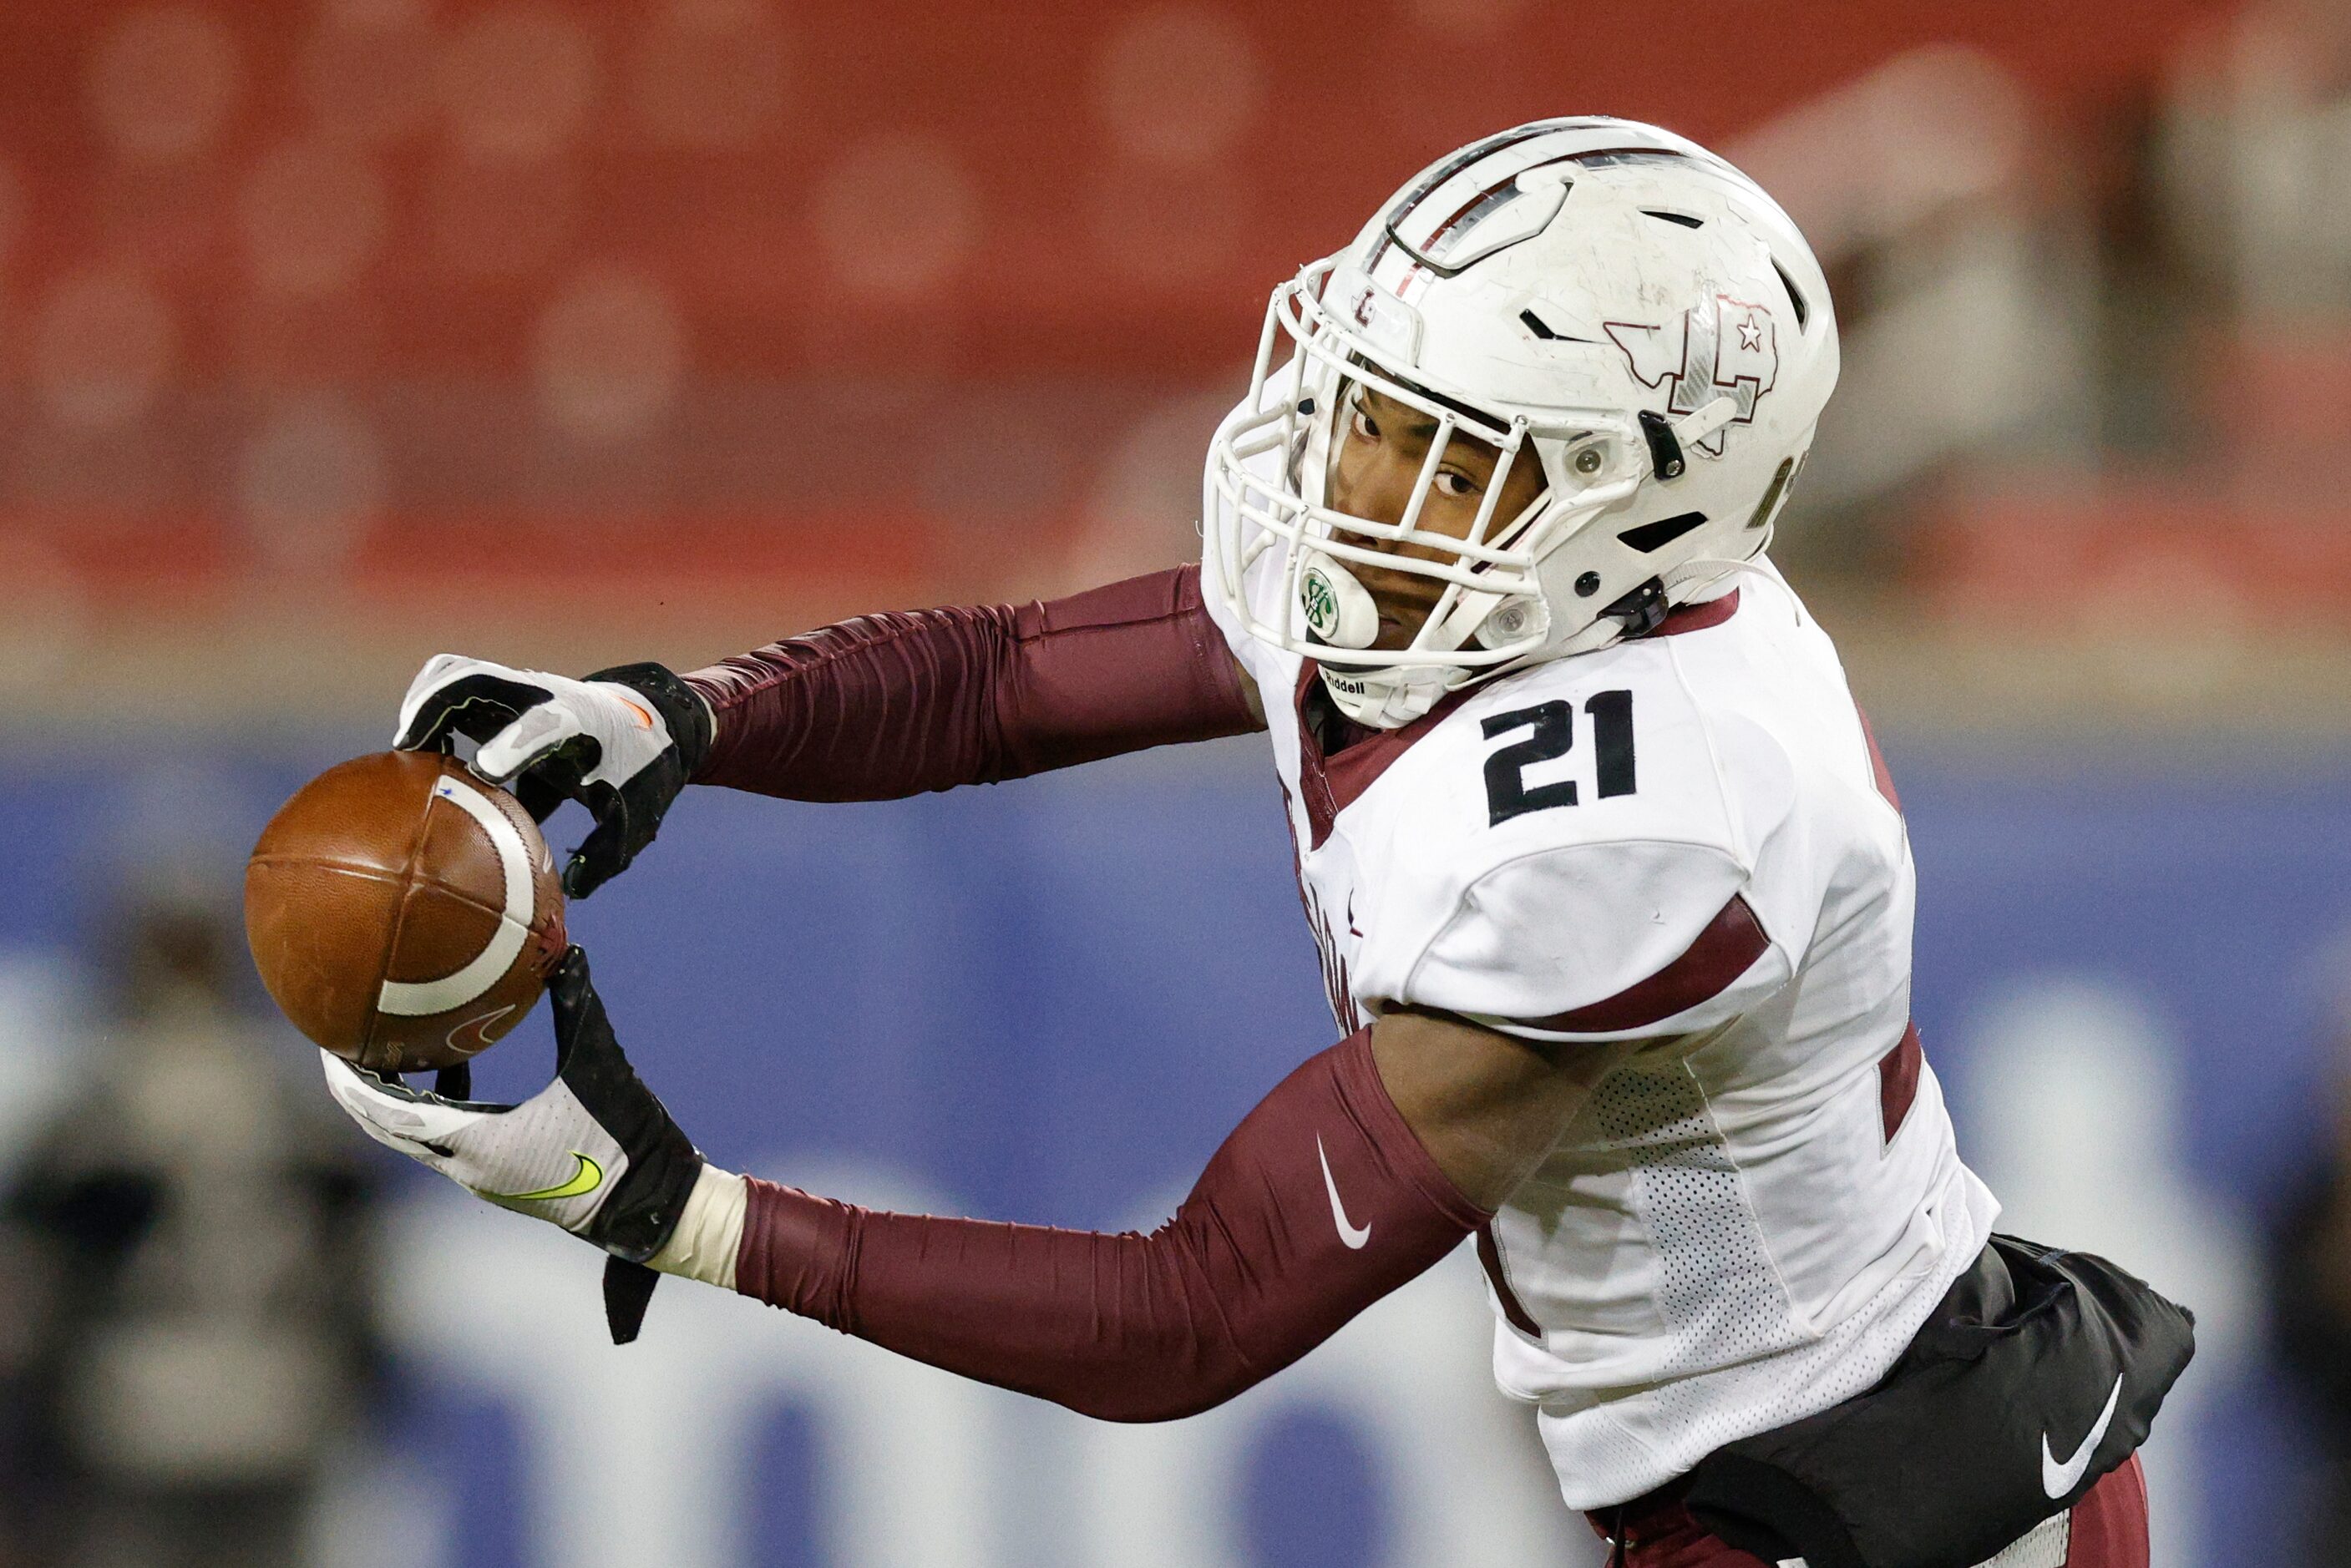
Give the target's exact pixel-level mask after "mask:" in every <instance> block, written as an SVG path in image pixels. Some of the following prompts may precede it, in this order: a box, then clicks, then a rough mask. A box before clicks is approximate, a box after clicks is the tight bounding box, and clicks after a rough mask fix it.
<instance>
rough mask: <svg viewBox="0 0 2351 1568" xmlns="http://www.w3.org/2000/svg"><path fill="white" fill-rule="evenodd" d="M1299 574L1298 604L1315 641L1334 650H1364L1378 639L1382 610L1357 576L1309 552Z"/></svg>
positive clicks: (1319, 555)
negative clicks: (1357, 579)
mask: <svg viewBox="0 0 2351 1568" xmlns="http://www.w3.org/2000/svg"><path fill="white" fill-rule="evenodd" d="M1300 565H1301V570H1300V572H1299V574H1298V602H1299V607H1300V609H1301V610H1303V611H1304V612H1305V615H1306V627H1307V629H1308V630H1309V631H1311V632H1312V633H1313V634H1314V638H1315V640H1316V641H1318V642H1322V643H1325V644H1327V645H1329V646H1330V647H1332V648H1347V649H1364V648H1369V647H1371V646H1372V644H1373V643H1374V641H1376V640H1378V638H1379V635H1380V607H1379V605H1378V604H1377V603H1376V602H1375V601H1374V599H1373V598H1372V590H1371V589H1369V588H1367V587H1364V585H1363V584H1362V583H1360V582H1358V581H1356V579H1355V574H1354V573H1353V572H1351V571H1349V570H1347V568H1346V567H1344V566H1341V565H1340V564H1339V563H1338V562H1337V561H1335V560H1333V559H1332V558H1331V557H1330V556H1326V555H1324V554H1323V553H1322V551H1320V550H1313V551H1310V552H1308V553H1307V556H1306V558H1305V560H1304V561H1302V562H1301V564H1300Z"/></svg>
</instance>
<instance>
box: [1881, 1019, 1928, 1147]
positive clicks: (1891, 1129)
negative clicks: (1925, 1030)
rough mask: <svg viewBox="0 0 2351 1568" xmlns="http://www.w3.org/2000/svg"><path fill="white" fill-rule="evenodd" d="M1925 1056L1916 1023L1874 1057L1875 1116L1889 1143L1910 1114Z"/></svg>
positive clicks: (1916, 1094) (1916, 1095)
mask: <svg viewBox="0 0 2351 1568" xmlns="http://www.w3.org/2000/svg"><path fill="white" fill-rule="evenodd" d="M1926 1059H1927V1054H1926V1052H1925V1051H1924V1050H1922V1049H1921V1048H1920V1047H1919V1044H1918V1025H1917V1023H1912V1024H1911V1025H1910V1027H1909V1028H1907V1029H1905V1030H1904V1031H1903V1032H1902V1038H1901V1040H1900V1041H1899V1042H1897V1043H1896V1045H1895V1047H1894V1049H1893V1050H1891V1051H1888V1052H1887V1053H1886V1054H1885V1055H1883V1056H1880V1057H1879V1058H1878V1059H1877V1115H1878V1119H1879V1123H1880V1125H1881V1126H1883V1127H1885V1129H1886V1142H1887V1143H1892V1142H1893V1141H1894V1135H1895V1134H1896V1133H1898V1132H1900V1131H1901V1130H1902V1124H1903V1122H1904V1121H1905V1120H1906V1119H1907V1118H1908V1116H1909V1115H1910V1103H1911V1102H1912V1101H1913V1100H1916V1099H1917V1097H1918V1068H1919V1066H1920V1064H1922V1063H1924V1062H1925V1061H1926Z"/></svg>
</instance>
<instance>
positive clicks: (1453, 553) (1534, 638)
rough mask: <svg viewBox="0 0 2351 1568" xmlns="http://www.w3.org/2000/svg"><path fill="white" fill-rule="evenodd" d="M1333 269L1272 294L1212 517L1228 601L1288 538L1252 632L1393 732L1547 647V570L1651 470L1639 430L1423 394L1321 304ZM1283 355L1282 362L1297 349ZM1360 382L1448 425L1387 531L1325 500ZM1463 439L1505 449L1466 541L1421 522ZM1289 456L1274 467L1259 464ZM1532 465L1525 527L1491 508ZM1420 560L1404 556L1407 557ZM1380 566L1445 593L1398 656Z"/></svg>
mask: <svg viewBox="0 0 2351 1568" xmlns="http://www.w3.org/2000/svg"><path fill="white" fill-rule="evenodd" d="M1332 265H1333V264H1332V262H1328V261H1326V262H1322V263H1318V264H1316V265H1313V266H1310V267H1308V268H1307V269H1306V270H1305V271H1304V272H1302V273H1301V274H1300V275H1299V276H1298V277H1297V278H1296V279H1294V280H1292V281H1291V282H1290V283H1289V284H1287V285H1285V286H1283V287H1282V288H1280V289H1278V290H1276V291H1275V294H1274V296H1273V299H1272V301H1271V302H1270V305H1269V306H1268V309H1267V319H1266V327H1265V331H1264V333H1263V334H1262V335H1261V337H1260V339H1259V352H1258V361H1257V365H1256V369H1255V371H1254V373H1253V375H1252V377H1251V381H1250V392H1251V395H1250V399H1249V403H1247V404H1245V405H1244V407H1245V408H1251V407H1253V408H1255V409H1256V410H1259V411H1258V412H1257V413H1256V414H1254V415H1251V416H1247V417H1242V418H1239V419H1237V420H1234V421H1228V424H1227V426H1226V427H1225V429H1223V430H1222V431H1218V432H1217V440H1216V443H1215V445H1214V446H1213V447H1212V448H1211V452H1210V460H1209V465H1208V484H1209V496H1208V502H1209V509H1210V513H1211V514H1212V515H1213V516H1215V517H1217V519H1218V520H1219V521H1220V522H1222V523H1224V524H1227V525H1228V526H1230V527H1232V529H1233V532H1234V533H1235V535H1249V534H1250V533H1251V532H1252V530H1251V528H1250V527H1249V525H1251V524H1253V525H1254V537H1253V538H1249V541H1248V543H1247V544H1246V545H1241V544H1240V541H1239V538H1238V537H1236V538H1235V539H1234V540H1233V541H1231V543H1232V544H1233V545H1236V546H1237V547H1235V548H1228V549H1227V550H1225V551H1222V552H1220V553H1219V558H1220V560H1221V562H1222V563H1223V566H1224V567H1225V570H1226V573H1227V574H1228V582H1227V583H1226V584H1225V585H1224V587H1225V588H1226V590H1227V597H1228V601H1229V602H1235V603H1238V604H1243V605H1244V606H1245V604H1246V598H1245V596H1243V595H1242V594H1241V593H1240V591H1239V580H1240V577H1241V576H1242V575H1243V574H1244V573H1246V572H1247V571H1248V570H1249V567H1250V566H1253V565H1255V564H1256V562H1257V560H1258V559H1259V556H1262V555H1263V554H1264V553H1265V552H1266V551H1268V550H1270V549H1272V548H1274V547H1276V546H1277V545H1286V546H1287V549H1286V561H1285V567H1284V570H1285V579H1286V580H1285V582H1284V584H1283V586H1282V591H1281V593H1280V597H1279V603H1280V611H1279V615H1278V618H1276V619H1274V620H1273V621H1271V622H1270V623H1267V622H1259V621H1258V620H1257V619H1256V618H1255V617H1254V616H1248V612H1247V610H1246V608H1244V611H1243V613H1244V615H1245V616H1248V618H1249V623H1250V624H1249V630H1250V631H1251V632H1252V633H1253V634H1254V635H1256V636H1259V637H1261V638H1264V639H1266V640H1268V641H1272V642H1276V643H1278V644H1280V646H1283V647H1286V648H1290V649H1294V650H1296V651H1300V652H1302V653H1305V654H1307V655H1308V656H1309V657H1311V658H1313V659H1315V660H1316V661H1317V662H1318V663H1319V664H1320V665H1321V666H1322V670H1323V673H1324V676H1325V680H1326V683H1327V684H1328V686H1329V687H1330V690H1331V694H1332V698H1333V700H1334V701H1336V702H1337V703H1338V705H1339V706H1340V708H1341V709H1342V711H1344V712H1346V713H1347V715H1348V716H1349V717H1350V718H1352V719H1354V720H1355V721H1356V722H1360V723H1364V724H1369V725H1373V726H1374V727H1377V728H1395V727H1398V726H1400V725H1403V724H1406V723H1410V722H1412V721H1413V720H1415V719H1417V718H1419V717H1420V716H1421V715H1422V714H1424V713H1426V711H1428V710H1429V709H1430V708H1431V707H1433V706H1435V705H1436V703H1437V701H1441V700H1442V699H1443V697H1444V696H1445V695H1446V693H1447V692H1449V691H1454V690H1457V689H1458V688H1459V687H1461V686H1464V685H1467V684H1468V683H1469V682H1471V681H1472V680H1479V679H1481V678H1483V677H1486V676H1489V675H1492V674H1496V673H1499V671H1501V670H1505V669H1508V668H1510V667H1513V666H1515V665H1518V664H1520V663H1524V662H1528V661H1530V660H1531V659H1533V658H1535V657H1536V656H1538V655H1539V654H1541V653H1544V652H1546V651H1549V650H1550V644H1551V641H1552V638H1551V633H1552V616H1551V614H1550V611H1549V609H1548V607H1547V606H1546V603H1545V600H1544V596H1543V589H1542V585H1541V581H1540V580H1539V576H1538V571H1537V568H1538V566H1540V564H1541V560H1542V557H1543V556H1544V555H1545V554H1547V553H1548V552H1549V550H1550V549H1551V548H1552V545H1555V544H1556V543H1557V542H1558V541H1559V540H1561V539H1562V538H1564V537H1566V536H1567V535H1570V534H1572V533H1573V531H1574V530H1575V529H1576V528H1578V527H1581V526H1582V525H1583V524H1585V523H1586V522H1588V521H1590V520H1591V519H1592V518H1593V517H1596V516H1598V515H1600V514H1602V513H1603V512H1605V511H1606V510H1607V509H1609V508H1610V507H1612V506H1614V505H1616V504H1620V503H1621V502H1623V501H1625V500H1626V499H1628V498H1630V497H1631V496H1632V495H1633V494H1634V493H1635V491H1636V490H1637V489H1638V488H1639V486H1640V483H1641V481H1642V479H1643V478H1644V477H1645V474H1646V458H1645V456H1644V454H1643V447H1642V442H1641V441H1640V439H1639V436H1638V433H1637V431H1635V430H1630V429H1618V428H1615V427H1618V426H1623V425H1625V424H1626V423H1627V421H1625V419H1624V418H1623V416H1622V415H1621V414H1616V413H1611V412H1609V411H1607V410H1568V409H1562V410H1525V409H1503V408H1500V407H1479V406H1478V405H1475V404H1472V403H1469V402H1467V401H1465V400H1460V399H1458V398H1456V397H1453V396H1451V395H1448V394H1447V393H1442V392H1438V391H1436V390H1434V389H1430V388H1428V387H1426V386H1424V385H1422V384H1420V383H1419V382H1418V381H1417V380H1416V379H1412V378H1410V377H1407V376H1405V375H1404V374H1402V373H1400V372H1398V371H1396V370H1395V369H1391V368H1389V367H1388V365H1387V364H1385V363H1384V355H1383V353H1382V352H1381V348H1380V346H1379V344H1378V343H1377V342H1376V341H1375V340H1374V337H1373V334H1372V333H1371V332H1369V331H1366V330H1364V329H1363V328H1364V324H1363V323H1360V322H1355V323H1349V322H1346V321H1343V319H1342V318H1340V317H1337V316H1336V315H1334V313H1333V312H1332V311H1331V310H1330V309H1329V308H1327V306H1326V298H1327V296H1330V294H1331V292H1332V291H1331V275H1332ZM1285 340H1286V346H1287V348H1288V349H1289V358H1288V360H1287V362H1286V363H1281V364H1280V365H1277V364H1276V363H1275V358H1276V355H1277V354H1278V353H1279V352H1280V349H1281V348H1283V347H1284V346H1285ZM1361 389H1370V390H1373V391H1375V392H1377V393H1379V394H1380V395H1381V396H1383V397H1384V398H1386V399H1388V400H1392V401H1394V402H1396V403H1400V404H1403V405H1405V407H1407V408H1410V409H1412V410H1415V411H1416V412H1418V413H1420V414H1422V415H1425V416H1426V417H1427V418H1428V419H1429V420H1430V421H1433V422H1434V423H1435V425H1436V431H1435V433H1434V434H1433V435H1432V436H1431V437H1430V439H1429V442H1428V452H1427V455H1426V458H1425V459H1424V461H1423V462H1422V464H1421V468H1420V472H1419V473H1418V475H1417V476H1416V480H1415V482H1414V484H1413V487H1412V491H1411V493H1410V495H1409V497H1408V499H1407V500H1406V503H1405V508H1404V510H1403V512H1402V514H1400V515H1399V516H1398V517H1397V518H1396V519H1395V521H1393V522H1384V521H1381V520H1379V519H1374V518H1370V517H1364V516H1361V515H1357V514H1353V513H1347V512H1342V511H1339V510H1338V509H1336V508H1335V507H1332V506H1331V505H1330V504H1328V503H1327V498H1328V497H1329V496H1330V494H1331V493H1332V474H1333V472H1334V470H1335V467H1336V464H1337V462H1338V461H1339V453H1340V448H1341V445H1342V442H1343V439H1344V438H1343V432H1344V430H1345V428H1346V422H1347V421H1348V420H1349V419H1350V418H1351V417H1352V414H1353V407H1354V403H1355V400H1356V398H1357V396H1358V395H1359V393H1360V390H1361ZM1455 441H1477V442H1479V443H1482V444H1483V445H1484V446H1485V447H1487V448H1489V449H1490V450H1491V451H1493V452H1495V453H1496V454H1497V455H1496V459H1495V463H1494V469H1493V472H1492V474H1491V475H1490V477H1489V479H1488V480H1487V482H1486V484H1485V486H1484V490H1483V493H1482V495H1481V497H1480V500H1479V510H1478V512H1477V514H1476V517H1475V519H1474V520H1473V521H1472V523H1471V524H1470V526H1469V529H1468V533H1467V535H1463V536H1456V535H1452V534H1449V533H1446V532H1442V531H1439V530H1437V529H1434V528H1431V527H1426V526H1424V525H1423V524H1422V517H1423V514H1424V511H1425V509H1426V504H1427V501H1428V498H1429V496H1430V494H1431V493H1433V491H1434V490H1435V487H1436V485H1437V478H1438V475H1439V473H1440V472H1441V471H1442V470H1443V468H1444V465H1445V462H1446V457H1447V452H1448V451H1449V450H1450V449H1451V448H1452V443H1454V442H1455ZM1275 453H1279V454H1280V458H1279V461H1278V462H1270V463H1269V462H1266V461H1264V460H1265V459H1266V458H1267V457H1269V456H1270V455H1272V454H1275ZM1530 462H1532V463H1537V464H1540V465H1541V473H1542V481H1543V484H1542V489H1541V492H1539V493H1538V494H1537V495H1536V496H1535V498H1534V499H1533V500H1532V501H1531V503H1529V504H1527V506H1526V507H1525V509H1524V510H1523V511H1522V512H1520V514H1518V515H1516V516H1513V517H1508V518H1504V517H1499V516H1498V515H1497V513H1498V510H1499V504H1500V499H1501V496H1502V493H1503V492H1504V490H1505V489H1506V488H1507V486H1508V482H1509V480H1510V475H1511V473H1512V472H1515V471H1517V470H1519V469H1520V467H1521V466H1522V465H1523V464H1526V463H1530ZM1407 549H1408V550H1410V551H1411V552H1412V553H1410V554H1407V553H1405V551H1406V550H1407ZM1358 568H1372V569H1374V570H1376V571H1377V572H1380V573H1383V574H1387V575H1389V576H1417V577H1423V578H1426V579H1428V580H1430V581H1432V582H1433V583H1435V584H1437V585H1438V594H1437V602H1436V603H1435V604H1434V605H1433V606H1432V607H1430V608H1429V609H1428V612H1427V614H1426V617H1425V618H1424V619H1423V620H1422V622H1421V624H1420V626H1419V627H1418V628H1417V629H1416V631H1415V633H1414V636H1413V638H1412V640H1411V641H1410V643H1409V644H1408V645H1407V646H1405V647H1404V648H1402V649H1374V648H1373V647H1372V646H1371V642H1372V640H1373V639H1374V637H1375V636H1376V635H1377V631H1378V616H1377V609H1376V607H1375V606H1374V601H1373V598H1372V595H1371V593H1370V590H1369V589H1368V588H1366V587H1364V584H1363V583H1362V581H1361V580H1360V579H1359V578H1358V577H1357V576H1356V575H1355V574H1356V570H1357V569H1358Z"/></svg>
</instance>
